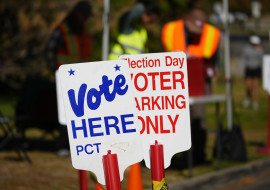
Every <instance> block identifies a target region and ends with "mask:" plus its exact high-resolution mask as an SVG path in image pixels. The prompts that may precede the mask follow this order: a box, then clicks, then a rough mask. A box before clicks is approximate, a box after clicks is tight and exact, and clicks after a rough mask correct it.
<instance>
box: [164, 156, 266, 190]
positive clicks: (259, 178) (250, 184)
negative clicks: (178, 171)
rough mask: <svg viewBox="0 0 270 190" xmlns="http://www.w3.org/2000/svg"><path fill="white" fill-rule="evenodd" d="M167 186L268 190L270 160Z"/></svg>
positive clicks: (181, 189) (201, 189) (191, 189)
mask: <svg viewBox="0 0 270 190" xmlns="http://www.w3.org/2000/svg"><path fill="white" fill-rule="evenodd" d="M168 185H169V189H170V190H195V189H196V190H269V189H270V159H267V160H263V161H258V162H254V163H249V164H246V165H243V166H240V167H234V168H230V169H226V170H222V171H218V172H214V173H211V174H207V175H204V176H200V177H195V178H192V179H190V180H186V181H183V182H178V183H174V184H168Z"/></svg>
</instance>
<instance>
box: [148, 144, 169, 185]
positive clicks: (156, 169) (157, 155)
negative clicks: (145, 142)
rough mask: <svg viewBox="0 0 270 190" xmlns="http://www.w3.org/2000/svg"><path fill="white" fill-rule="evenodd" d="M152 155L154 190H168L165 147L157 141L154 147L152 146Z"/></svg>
mask: <svg viewBox="0 0 270 190" xmlns="http://www.w3.org/2000/svg"><path fill="white" fill-rule="evenodd" d="M150 155H151V174H152V189H153V190H156V189H168V187H167V183H166V181H165V171H164V154H163V145H161V144H158V141H156V142H155V144H154V145H151V146H150Z"/></svg>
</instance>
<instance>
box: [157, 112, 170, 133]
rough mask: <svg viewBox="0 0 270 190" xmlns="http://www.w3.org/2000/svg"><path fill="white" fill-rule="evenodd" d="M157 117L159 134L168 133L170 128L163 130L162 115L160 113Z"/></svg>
mask: <svg viewBox="0 0 270 190" xmlns="http://www.w3.org/2000/svg"><path fill="white" fill-rule="evenodd" d="M159 119H160V133H161V134H165V133H170V130H168V129H167V130H164V129H163V115H160V116H159Z"/></svg>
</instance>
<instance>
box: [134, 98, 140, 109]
mask: <svg viewBox="0 0 270 190" xmlns="http://www.w3.org/2000/svg"><path fill="white" fill-rule="evenodd" d="M135 102H136V108H137V109H138V110H139V111H141V108H140V104H139V102H138V100H137V98H136V97H135Z"/></svg>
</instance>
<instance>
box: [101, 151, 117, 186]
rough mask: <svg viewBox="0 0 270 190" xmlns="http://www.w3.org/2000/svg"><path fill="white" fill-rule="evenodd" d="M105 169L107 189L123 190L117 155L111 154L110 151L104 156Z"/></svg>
mask: <svg viewBox="0 0 270 190" xmlns="http://www.w3.org/2000/svg"><path fill="white" fill-rule="evenodd" d="M103 167H104V174H105V182H106V187H107V189H108V190H121V183H120V174H119V167H118V161H117V154H111V151H110V150H109V151H108V154H107V155H104V156H103Z"/></svg>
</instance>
